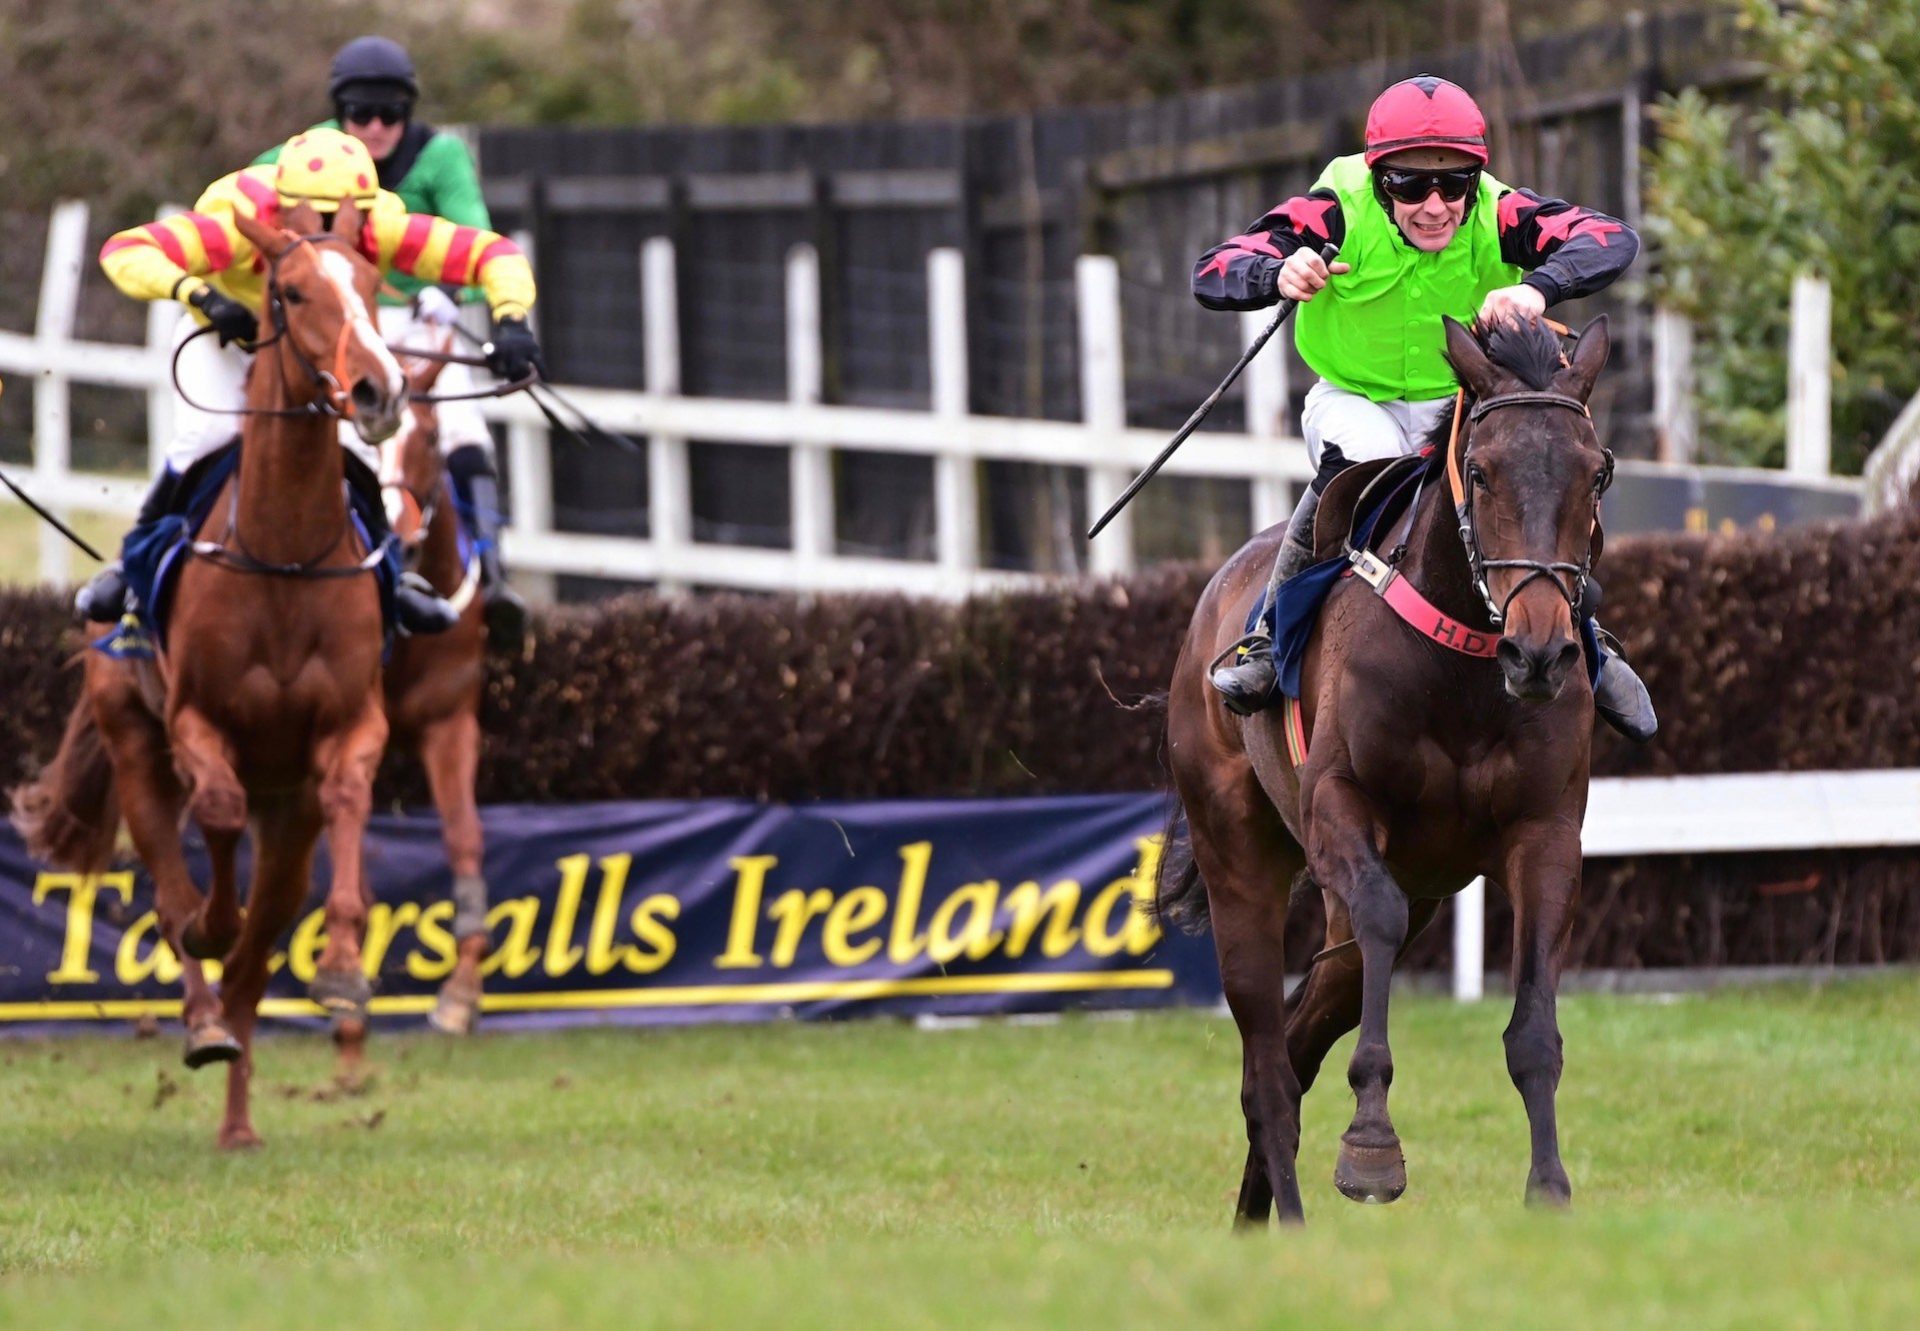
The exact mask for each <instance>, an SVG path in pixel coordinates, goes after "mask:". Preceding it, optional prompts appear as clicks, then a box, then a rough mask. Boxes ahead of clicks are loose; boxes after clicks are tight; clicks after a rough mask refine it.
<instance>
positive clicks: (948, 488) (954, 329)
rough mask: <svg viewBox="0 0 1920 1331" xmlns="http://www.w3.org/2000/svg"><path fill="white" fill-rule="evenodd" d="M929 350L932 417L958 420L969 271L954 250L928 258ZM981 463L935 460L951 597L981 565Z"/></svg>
mask: <svg viewBox="0 0 1920 1331" xmlns="http://www.w3.org/2000/svg"><path fill="white" fill-rule="evenodd" d="M927 296H928V299H927V322H928V328H927V347H928V353H929V356H930V358H931V360H932V363H933V364H932V369H933V414H934V415H935V416H937V417H939V418H940V419H942V420H951V421H959V420H961V419H963V418H964V417H965V416H966V414H967V407H968V402H967V394H968V385H967V268H966V259H965V257H964V256H963V255H962V254H961V253H960V251H959V250H956V249H938V250H934V251H933V252H932V253H930V254H928V255H927ZM978 468H979V461H978V459H976V458H974V457H973V456H972V455H971V454H970V453H959V452H947V453H942V454H941V455H940V456H938V457H936V458H935V459H934V461H933V511H934V541H935V545H936V549H937V553H938V557H939V560H940V567H941V569H942V570H944V571H945V573H946V574H947V584H948V586H949V587H950V589H951V590H952V592H953V594H954V595H960V594H962V593H964V592H965V591H966V590H967V586H968V583H969V581H970V580H971V578H972V576H973V572H974V570H975V569H976V568H978V567H979V566H980V489H979V471H978Z"/></svg>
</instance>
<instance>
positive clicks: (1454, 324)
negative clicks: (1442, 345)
mask: <svg viewBox="0 0 1920 1331" xmlns="http://www.w3.org/2000/svg"><path fill="white" fill-rule="evenodd" d="M1440 322H1441V323H1442V324H1444V325H1446V329H1447V363H1448V364H1449V365H1451V366H1453V372H1454V373H1455V374H1456V375H1458V376H1459V377H1460V386H1461V387H1462V388H1465V389H1466V390H1467V392H1468V394H1470V395H1471V396H1473V397H1492V396H1493V393H1494V388H1495V386H1496V382H1497V381H1498V379H1499V377H1500V372H1499V371H1498V370H1496V369H1495V368H1494V365H1493V362H1492V361H1491V360H1488V359H1487V352H1486V349H1485V348H1484V347H1482V346H1481V345H1480V339H1479V338H1477V337H1475V336H1474V335H1473V330H1472V329H1470V328H1468V327H1467V326H1466V325H1465V324H1463V323H1461V322H1460V321H1459V320H1458V319H1455V318H1453V317H1451V316H1450V315H1445V314H1443V315H1441V316H1440Z"/></svg>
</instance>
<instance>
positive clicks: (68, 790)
mask: <svg viewBox="0 0 1920 1331" xmlns="http://www.w3.org/2000/svg"><path fill="white" fill-rule="evenodd" d="M9 800H10V802H11V804H12V806H13V810H12V812H13V826H14V829H15V830H16V831H18V832H19V833H20V837H21V839H22V840H23V841H25V842H26V843H27V853H28V854H30V855H32V856H33V857H34V858H35V859H37V860H40V861H42V862H44V863H47V864H52V865H55V866H57V867H59V868H62V869H67V870H70V871H71V872H74V873H99V872H101V871H102V870H104V869H105V868H106V867H107V866H108V864H109V863H111V861H112V859H113V846H114V839H115V838H116V836H118V834H119V831H120V807H119V805H118V803H117V802H116V801H115V799H114V791H113V762H112V760H111V759H110V758H109V756H108V754H107V747H106V744H105V743H104V742H103V741H102V740H101V738H100V727H99V726H98V725H97V724H96V723H95V722H94V719H93V706H92V704H91V703H90V702H89V701H88V699H87V698H86V697H85V696H84V695H83V696H82V697H81V698H80V699H79V701H77V702H76V703H74V705H73V713H72V715H70V716H68V717H67V733H66V734H65V735H64V736H62V737H61V740H60V751H59V752H58V753H56V754H55V755H54V756H53V761H52V762H50V763H48V764H47V765H46V766H45V767H44V768H42V769H41V771H40V775H39V776H38V777H37V778H35V779H34V780H32V781H30V782H28V783H27V784H25V785H22V786H16V787H14V789H13V790H12V791H11V792H10V793H9Z"/></svg>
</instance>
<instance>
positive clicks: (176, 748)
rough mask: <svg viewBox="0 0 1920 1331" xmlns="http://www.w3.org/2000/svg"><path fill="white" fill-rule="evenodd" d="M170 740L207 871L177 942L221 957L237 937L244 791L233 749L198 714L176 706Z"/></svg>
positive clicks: (194, 953) (195, 953)
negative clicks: (205, 885)
mask: <svg viewBox="0 0 1920 1331" xmlns="http://www.w3.org/2000/svg"><path fill="white" fill-rule="evenodd" d="M172 736H173V756H174V761H175V762H176V763H177V764H178V765H179V767H180V770H181V771H182V772H184V773H185V774H186V778H187V788H188V790H190V791H191V792H192V794H191V797H190V798H191V803H190V804H189V805H188V810H189V812H191V813H192V814H193V820H194V821H195V822H196V823H198V824H199V825H200V831H201V833H202V835H204V836H205V837H206V839H207V859H208V861H209V863H210V864H211V865H212V868H213V882H212V884H211V886H210V889H209V890H208V892H207V898H206V900H205V901H203V902H202V903H201V905H200V909H199V911H198V912H197V913H196V914H195V915H194V917H193V918H192V919H191V920H189V921H188V922H187V925H186V927H185V928H184V929H183V930H182V931H181V936H180V940H179V941H180V944H181V947H182V949H183V950H184V951H185V952H186V953H187V954H188V955H190V956H195V957H199V958H201V959H202V960H206V959H209V958H214V957H223V956H225V955H226V954H227V952H228V951H229V950H230V949H231V948H232V947H233V945H234V939H236V938H238V937H239V935H240V888H239V884H238V883H237V882H236V880H235V868H234V864H235V859H236V857H237V855H238V853H239V849H240V834H241V833H242V832H243V831H245V830H246V826H247V792H246V790H245V789H244V788H243V787H242V786H241V784H240V778H239V776H238V775H237V774H236V773H235V772H234V770H233V759H234V755H233V745H232V744H231V743H230V742H229V741H228V740H227V737H226V736H225V735H224V734H222V733H221V732H220V730H219V728H218V727H216V726H215V725H214V724H213V723H212V722H211V721H209V720H208V719H207V718H206V717H205V716H203V715H201V714H200V712H199V711H197V710H196V709H194V708H192V707H182V708H180V710H179V711H178V712H176V713H175V714H174V718H173V726H172Z"/></svg>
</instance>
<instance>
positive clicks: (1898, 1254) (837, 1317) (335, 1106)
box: [0, 977, 1920, 1331]
mask: <svg viewBox="0 0 1920 1331" xmlns="http://www.w3.org/2000/svg"><path fill="white" fill-rule="evenodd" d="M1506 1015H1507V1014H1506V1011H1505V1006H1504V1004H1501V1003H1494V1002H1489V1003H1486V1004H1482V1005H1479V1006H1476V1007H1456V1006H1454V1005H1452V1004H1449V1003H1447V1002H1445V1001H1442V1000H1438V999H1417V998H1411V997H1403V998H1399V999H1396V1007H1395V1016H1394V1033H1395V1055H1396V1065H1397V1072H1396V1076H1395V1081H1394V1092H1393V1103H1394V1110H1395V1118H1396V1121H1397V1123H1398V1126H1399V1128H1400V1132H1401V1135H1402V1137H1403V1138H1404V1140H1405V1143H1406V1149H1407V1157H1408V1163H1409V1170H1410V1174H1411V1180H1412V1187H1411V1189H1410V1191H1409V1192H1408V1194H1407V1196H1406V1198H1405V1199H1403V1200H1402V1201H1401V1202H1399V1203H1398V1204H1396V1205H1394V1206H1392V1207H1384V1208H1378V1207H1376V1208H1362V1207H1357V1206H1354V1205H1352V1204H1351V1203H1348V1202H1346V1201H1345V1200H1343V1199H1342V1198H1340V1197H1339V1196H1338V1195H1337V1194H1336V1193H1335V1192H1334V1190H1333V1188H1332V1185H1331V1174H1332V1167H1333V1159H1334V1152H1335V1149H1336V1143H1337V1139H1338V1136H1339V1133H1340V1131H1341V1130H1342V1128H1343V1127H1344V1126H1345V1120H1346V1117H1347V1115H1348V1113H1349V1112H1350V1107H1351V1099H1350V1096H1349V1095H1348V1093H1347V1091H1346V1087H1345V1085H1344V1082H1343V1078H1342V1076H1341V1072H1340V1062H1341V1061H1342V1060H1344V1057H1345V1055H1346V1053H1347V1052H1348V1048H1349V1046H1346V1045H1343V1046H1342V1047H1341V1048H1340V1049H1339V1050H1336V1051H1335V1054H1334V1060H1335V1061H1334V1062H1333V1063H1331V1064H1330V1067H1329V1071H1328V1074H1327V1075H1326V1076H1324V1077H1323V1078H1322V1080H1321V1083H1320V1084H1319V1085H1318V1086H1317V1087H1316V1088H1315V1090H1314V1092H1313V1094H1312V1095H1310V1096H1309V1098H1308V1101H1307V1109H1306V1125H1305V1136H1304V1141H1303V1144H1302V1148H1301V1174H1302V1180H1303V1188H1304V1191H1305V1193H1306V1197H1307V1205H1308V1222H1309V1225H1308V1228H1307V1229H1306V1230H1305V1231H1304V1232H1287V1233H1279V1232H1273V1233H1269V1234H1268V1235H1266V1236H1265V1237H1264V1238H1255V1239H1251V1240H1235V1239H1234V1238H1232V1237H1231V1236H1230V1235H1229V1233H1228V1231H1227V1219H1228V1215H1229V1212H1230V1210H1231V1205H1232V1197H1233V1193H1234V1189H1235V1186H1236V1184H1237V1182H1238V1178H1239V1167H1240V1161H1241V1158H1242V1151H1243V1149H1244V1148H1243V1143H1244V1138H1243V1136H1242V1128H1241V1124H1240V1120H1239V1116H1238V1113H1237V1108H1236V1100H1237V1094H1238V1052H1237V1049H1238V1046H1237V1040H1236V1037H1235V1035H1234V1032H1233V1028H1232V1026H1231V1024H1230V1023H1228V1022H1227V1021H1225V1020H1223V1019H1220V1018H1217V1017H1212V1016H1205V1015H1200V1014H1191V1013H1188V1014H1169V1015H1160V1016H1151V1017H1144V1018H1141V1019H1138V1020H1134V1021H1107V1020H1095V1019H1087V1018H1074V1019H1069V1020H1066V1021H1063V1022H1061V1023H1058V1024H1056V1025H1051V1026H1023V1025H1009V1024H994V1025H987V1026H984V1027H980V1028H975V1029H964V1030H944V1031H920V1030H915V1029H913V1028H911V1027H908V1026H904V1025H899V1024H893V1023H853V1024H846V1025H837V1026H802V1027H797V1026H779V1027H760V1028H751V1029H696V1030H676V1031H666V1032H633V1031H611V1030H604V1031H591V1032H576V1033H571V1034H565V1035H546V1036H537V1037H536V1036H509V1035H503V1034H495V1035H490V1036H486V1035H483V1036H481V1037H480V1038H478V1039H476V1040H473V1041H471V1042H468V1043H464V1044H454V1043H449V1042H445V1041H441V1040H438V1039H435V1038H430V1037H427V1036H423V1035H396V1036H391V1037H385V1038H381V1037H378V1036H377V1037H376V1043H375V1046H374V1050H375V1055H376V1062H377V1063H378V1065H379V1069H380V1070H379V1075H378V1077H377V1079H376V1081H375V1082H374V1084H373V1086H372V1087H371V1089H370V1090H369V1091H367V1092H366V1093H364V1094H362V1095H360V1096H357V1097H341V1096H339V1095H337V1094H335V1093H334V1092H333V1091H332V1090H331V1089H330V1088H329V1087H328V1085H327V1083H326V1077H327V1074H328V1072H329V1067H330V1059H329V1050H328V1048H327V1046H326V1045H325V1044H324V1043H322V1042H320V1041H319V1040H316V1039H309V1038H305V1037H283V1038H276V1039H271V1040H269V1041H268V1042H266V1043H265V1044H264V1046H263V1051H262V1054H261V1058H260V1074H259V1078H258V1086H259V1092H260V1093H259V1097H258V1101H259V1103H258V1110H257V1114H256V1121H257V1122H258V1125H259V1127H260V1129H261V1131H262V1133H263V1135H264V1136H265V1137H266V1138H267V1146H266V1148H265V1149H264V1150H263V1151H261V1152H259V1153H256V1154H251V1155H246V1156H239V1157H222V1156H220V1155H218V1154H217V1153H216V1152H215V1151H214V1150H213V1149H212V1145H211V1138H212V1132H213V1127H214V1123H215V1119H216V1116H217V1114H218V1106H219V1098H220V1093H221V1089H222V1085H223V1082H224V1078H222V1077H220V1076H218V1075H217V1074H207V1073H202V1074H199V1075H197V1076H190V1075H189V1074H187V1073H185V1072H184V1071H183V1070H182V1069H181V1068H180V1067H179V1065H178V1062H177V1046H176V1044H175V1041H174V1040H173V1039H172V1038H171V1036H170V1035H169V1037H168V1038H165V1039H162V1040H159V1041H148V1042H133V1041H119V1040H107V1039H102V1038H96V1037H89V1038H81V1039H72V1040H66V1041H61V1042H52V1043H14V1044H6V1045H0V1123H3V1124H4V1125H5V1127H4V1132H3V1133H0V1266H3V1267H4V1268H5V1269H6V1270H7V1271H8V1273H9V1274H8V1275H7V1276H6V1277H5V1278H4V1279H0V1326H4V1327H13V1326H23V1327H24V1326H32V1327H36V1328H40V1327H54V1326H69V1325H71V1326H87V1327H120V1326H126V1327H136V1326H137V1327H140V1328H143V1331H144V1329H145V1328H152V1327H155V1326H162V1325H188V1324H191V1325H197V1326H223V1327H232V1326H242V1327H281V1326H286V1327H307V1326H313V1327H327V1328H342V1327H350V1328H355V1331H359V1329H361V1328H365V1329H366V1331H380V1329H382V1328H389V1327H392V1328H401V1327H405V1328H409V1331H413V1329H415V1328H423V1327H430V1326H476V1327H477V1326H487V1327H492V1326H521V1327H563V1328H566V1329H567V1331H582V1329H584V1328H589V1327H602V1326H605V1327H629V1326H654V1325H658V1326H684V1327H701V1328H707V1327H713V1326H721V1325H753V1326H778V1327H816V1326H817V1327H827V1326H835V1327H867V1326H874V1327H922V1326H926V1327H936V1326H938V1327H945V1326H969V1327H971V1326H980V1325H1011V1324H1020V1325H1032V1324H1038V1325H1046V1326H1060V1327H1102V1328H1104V1327H1130V1326H1142V1327H1146V1326H1151V1327H1156V1328H1159V1327H1185V1326H1208V1327H1212V1326H1220V1327H1254V1326H1276V1327H1279V1326H1286V1327H1310V1328H1335V1327H1348V1326H1354V1327H1359V1326H1367V1327H1377V1326H1418V1327H1474V1328H1486V1327H1493V1326H1506V1325H1514V1326H1530V1327H1540V1326H1548V1327H1555V1328H1582V1327H1601V1326H1606V1327H1623V1328H1626V1327H1632V1328H1638V1327H1653V1326H1672V1327H1686V1328H1688V1329H1689V1331H1706V1329H1708V1328H1720V1327H1727V1328H1733V1327H1741V1328H1745V1327H1757V1326H1767V1327H1773V1326H1781V1327H1807V1328H1821V1329H1822V1331H1838V1329H1839V1328H1854V1327H1863V1326H1888V1327H1894V1326H1900V1327H1912V1326H1915V1325H1920V1114H1916V1112H1915V1106H1916V1103H1920V980H1915V979H1913V978H1910V977H1909V978H1901V979H1890V980H1889V979H1878V980H1871V981H1861V982H1855V983H1848V984H1844V985H1838V986H1833V987H1829V988H1825V989H1804V988H1791V989H1788V988H1781V989H1769V990H1752V991H1738V992H1727V993H1720V994H1715V995H1712V996H1705V997H1687V998H1681V999H1676V1000H1673V1001H1669V1002H1659V1001H1648V1000H1633V999H1626V998H1620V997H1600V996H1582V997H1575V998H1570V999H1567V1000H1566V1001H1565V1002H1564V1003H1563V1007H1562V1026H1563V1030H1564V1032H1565V1036H1566V1045H1567V1073H1566V1078H1565V1081H1564V1083H1563V1085H1562V1088H1561V1096H1560V1105H1561V1114H1562V1124H1563V1136H1564V1140H1565V1147H1566V1159H1567V1165H1568V1168H1569V1170H1570V1171H1571V1173H1572V1176H1573V1181H1574V1197H1575V1207H1576V1209H1575V1210H1574V1212H1573V1213H1572V1214H1569V1215H1536V1214H1530V1213H1527V1212H1525V1211H1523V1210H1522V1208H1521V1206H1520V1194H1521V1189H1522V1185H1523V1182H1524V1179H1525V1175H1526V1168H1527V1160H1526V1131H1525V1121H1524V1117H1523V1115H1522V1112H1521V1107H1520V1101H1519V1097H1518V1096H1517V1095H1516V1094H1515V1093H1514V1091H1513V1089H1512V1086H1511V1085H1510V1084H1509V1082H1508V1081H1507V1078H1506V1074H1505V1069H1504V1064H1503V1059H1502V1054H1501V1046H1500V1030H1501V1027H1502V1026H1503V1025H1504V1023H1505V1021H1506Z"/></svg>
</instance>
